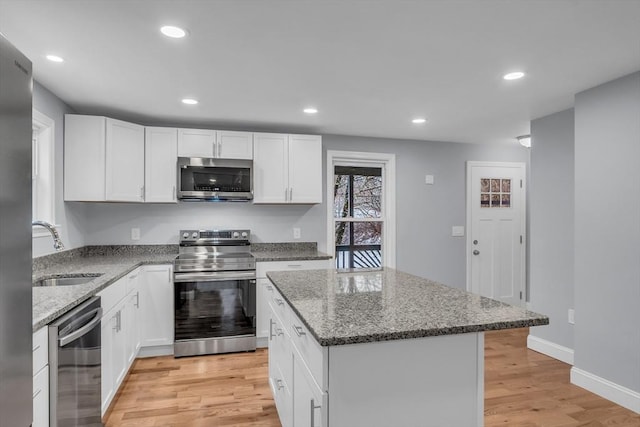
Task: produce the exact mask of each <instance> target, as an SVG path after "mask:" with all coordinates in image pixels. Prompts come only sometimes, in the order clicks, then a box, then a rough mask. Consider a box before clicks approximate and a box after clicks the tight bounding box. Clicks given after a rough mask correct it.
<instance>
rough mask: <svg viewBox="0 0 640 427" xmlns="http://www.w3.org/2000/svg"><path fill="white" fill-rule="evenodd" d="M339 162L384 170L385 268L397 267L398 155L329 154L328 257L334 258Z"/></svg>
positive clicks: (327, 163)
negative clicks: (335, 177) (335, 184)
mask: <svg viewBox="0 0 640 427" xmlns="http://www.w3.org/2000/svg"><path fill="white" fill-rule="evenodd" d="M336 162H338V163H339V162H345V163H349V164H354V165H356V164H358V165H362V166H367V165H371V166H382V169H383V186H384V187H383V192H382V197H383V202H382V206H383V209H384V215H385V216H384V227H383V229H382V266H383V267H389V268H395V267H396V155H395V154H393V153H369V152H362V151H338V150H327V162H326V167H327V172H326V180H327V181H326V192H327V253H328V254H329V255H331V256H333V257H334V258H335V241H334V223H335V219H334V218H333V191H331V189H332V188H333V172H334V169H333V168H334V164H335V163H336Z"/></svg>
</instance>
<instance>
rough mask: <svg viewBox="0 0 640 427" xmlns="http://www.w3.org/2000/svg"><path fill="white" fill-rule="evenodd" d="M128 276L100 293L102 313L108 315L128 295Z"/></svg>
mask: <svg viewBox="0 0 640 427" xmlns="http://www.w3.org/2000/svg"><path fill="white" fill-rule="evenodd" d="M126 282H127V276H125V277H123V278H122V279H120V280H118V281H117V282H114V283H112V284H110V285H109V286H107V287H106V288H104V289H103V290H101V291H100V292H98V296H99V297H100V305H101V306H102V312H103V313H106V312H108V311H109V310H111V309H112V308H113V307H115V306H116V304H118V302H120V301H121V300H122V299H123V298H124V297H125V296H126V295H127V285H126Z"/></svg>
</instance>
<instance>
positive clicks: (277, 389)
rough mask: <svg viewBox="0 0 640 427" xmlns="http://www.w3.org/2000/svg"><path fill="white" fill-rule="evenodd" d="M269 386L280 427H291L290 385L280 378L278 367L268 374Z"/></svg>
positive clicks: (291, 400)
mask: <svg viewBox="0 0 640 427" xmlns="http://www.w3.org/2000/svg"><path fill="white" fill-rule="evenodd" d="M269 386H270V387H271V393H272V394H273V400H274V401H275V403H276V408H277V410H278V416H279V417H280V424H282V427H292V426H293V395H292V393H291V389H290V385H289V384H287V383H286V382H285V381H284V380H283V378H282V372H280V369H278V367H277V366H276V367H274V369H273V372H272V373H270V374H269Z"/></svg>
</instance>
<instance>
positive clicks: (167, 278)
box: [140, 265, 173, 354]
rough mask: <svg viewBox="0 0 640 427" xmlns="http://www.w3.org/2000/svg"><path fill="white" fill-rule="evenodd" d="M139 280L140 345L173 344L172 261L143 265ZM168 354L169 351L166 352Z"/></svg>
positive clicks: (157, 345)
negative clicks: (167, 263)
mask: <svg viewBox="0 0 640 427" xmlns="http://www.w3.org/2000/svg"><path fill="white" fill-rule="evenodd" d="M142 270H143V274H142V277H141V280H140V310H141V313H140V316H141V318H142V319H143V320H144V321H142V322H140V340H141V346H142V347H143V348H145V347H159V346H164V347H166V346H172V345H173V270H172V267H171V266H170V265H147V266H144V267H142ZM165 354H166V353H165Z"/></svg>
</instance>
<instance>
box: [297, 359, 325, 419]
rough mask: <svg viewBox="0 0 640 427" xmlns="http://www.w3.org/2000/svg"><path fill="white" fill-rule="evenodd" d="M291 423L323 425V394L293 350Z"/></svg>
mask: <svg viewBox="0 0 640 427" xmlns="http://www.w3.org/2000/svg"><path fill="white" fill-rule="evenodd" d="M292 394H293V425H295V426H296V427H307V426H309V427H310V426H314V427H321V426H324V425H325V420H324V417H325V416H326V415H325V410H324V409H325V408H324V402H323V398H324V397H325V395H324V394H323V393H322V392H321V390H320V389H319V388H318V386H317V385H316V384H315V382H314V381H313V379H311V374H310V373H309V371H308V370H307V367H306V366H305V365H304V362H303V361H302V359H301V358H300V357H299V355H298V354H297V353H296V352H295V351H294V352H293V393H292Z"/></svg>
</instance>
